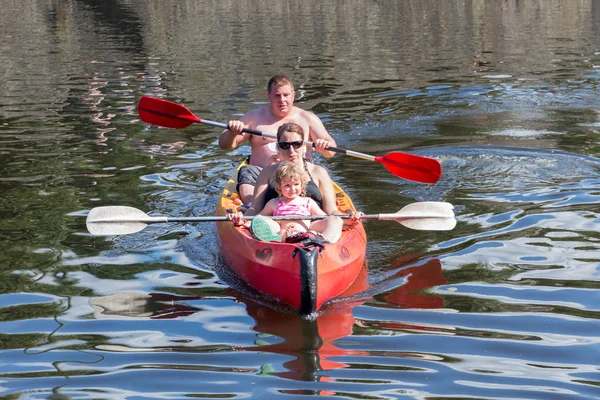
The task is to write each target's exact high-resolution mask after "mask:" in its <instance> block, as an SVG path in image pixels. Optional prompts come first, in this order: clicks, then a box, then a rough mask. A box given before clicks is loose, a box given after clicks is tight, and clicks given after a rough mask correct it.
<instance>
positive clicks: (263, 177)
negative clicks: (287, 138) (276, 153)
mask: <svg viewBox="0 0 600 400" xmlns="http://www.w3.org/2000/svg"><path fill="white" fill-rule="evenodd" d="M274 165H275V168H277V164H271V165H267V166H266V167H264V168H263V169H262V171H260V174H259V175H258V179H257V180H256V185H255V186H254V200H253V201H252V205H251V206H250V208H248V209H247V210H246V212H245V213H244V215H247V216H252V215H257V214H258V213H259V212H261V211H262V209H263V208H264V207H265V196H266V195H267V188H268V186H269V179H271V176H272V175H273V173H274V171H275V170H274V168H273V166H274Z"/></svg>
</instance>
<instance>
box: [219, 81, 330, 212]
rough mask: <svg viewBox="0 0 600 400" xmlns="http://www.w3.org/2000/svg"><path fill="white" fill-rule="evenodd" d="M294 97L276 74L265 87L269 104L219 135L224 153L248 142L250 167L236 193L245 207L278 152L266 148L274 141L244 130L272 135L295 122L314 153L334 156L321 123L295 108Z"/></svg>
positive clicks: (290, 86)
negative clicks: (254, 130) (257, 179)
mask: <svg viewBox="0 0 600 400" xmlns="http://www.w3.org/2000/svg"><path fill="white" fill-rule="evenodd" d="M295 97H296V92H295V91H294V85H293V84H292V81H291V80H290V79H289V78H288V77H286V76H284V75H275V76H274V77H272V78H271V79H270V80H269V83H268V85H267V98H268V99H269V105H268V106H265V107H262V108H259V109H256V110H252V111H248V112H247V113H246V114H244V116H242V118H241V119H240V120H239V121H236V120H233V121H229V123H228V127H229V128H228V129H225V130H224V131H223V132H222V133H221V135H220V136H219V147H221V148H222V149H226V150H232V149H235V148H236V147H237V146H239V145H240V144H242V143H243V142H245V141H246V140H248V141H249V142H250V147H251V154H250V160H249V165H248V166H246V167H243V168H241V169H240V172H239V174H238V193H239V195H240V199H241V200H242V202H243V203H244V204H250V203H252V200H254V199H253V195H254V185H255V184H256V178H257V177H258V175H259V174H260V171H261V170H262V168H263V167H265V166H266V165H269V164H271V163H273V162H277V161H278V160H277V158H276V156H277V153H274V152H273V151H272V150H270V149H269V147H268V144H269V143H271V142H275V139H270V138H266V137H264V136H258V135H251V134H249V133H245V132H242V129H243V128H244V127H246V128H250V129H256V130H258V131H261V132H267V133H272V134H275V133H276V132H277V128H278V127H279V126H280V125H282V124H283V123H286V122H294V123H296V124H298V125H300V126H301V127H302V128H303V130H304V132H306V133H305V134H306V136H307V137H305V138H304V140H308V141H312V142H314V143H315V150H316V151H318V152H320V153H323V155H324V156H325V157H327V158H330V157H332V156H333V155H334V154H335V153H334V152H331V151H327V150H325V149H326V148H327V147H329V146H333V147H335V146H336V143H335V140H333V138H332V137H331V135H330V134H329V132H327V130H326V129H325V126H324V125H323V122H321V120H320V119H319V117H317V116H316V115H315V114H314V113H312V112H310V111H306V110H303V109H301V108H298V107H296V106H294V99H295ZM306 158H308V159H309V160H312V149H307V152H306Z"/></svg>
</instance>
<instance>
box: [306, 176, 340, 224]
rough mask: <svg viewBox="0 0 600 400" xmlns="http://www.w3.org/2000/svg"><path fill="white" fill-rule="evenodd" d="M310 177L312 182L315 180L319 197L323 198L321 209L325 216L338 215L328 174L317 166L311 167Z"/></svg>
mask: <svg viewBox="0 0 600 400" xmlns="http://www.w3.org/2000/svg"><path fill="white" fill-rule="evenodd" d="M312 167H313V168H312V171H311V175H312V177H313V180H316V183H317V185H318V186H319V190H320V191H321V196H322V197H323V201H322V202H321V203H322V209H323V211H324V212H325V213H326V214H329V215H331V214H339V210H338V208H337V204H336V202H335V189H334V188H333V181H332V180H331V178H330V177H329V174H328V173H327V171H326V170H325V168H323V167H321V166H319V165H314V164H313V165H312Z"/></svg>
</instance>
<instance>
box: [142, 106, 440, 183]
mask: <svg viewBox="0 0 600 400" xmlns="http://www.w3.org/2000/svg"><path fill="white" fill-rule="evenodd" d="M138 112H139V114H140V118H141V119H142V121H144V122H146V123H148V124H152V125H157V126H163V127H165V128H175V129H181V128H185V127H188V126H190V125H191V124H193V123H199V124H205V125H210V126H214V127H218V128H223V129H227V128H228V126H227V124H224V123H222V122H215V121H210V120H207V119H201V118H198V117H197V116H195V115H194V114H193V113H192V112H191V111H190V110H188V109H187V108H186V107H185V106H183V105H181V104H177V103H173V102H170V101H167V100H163V99H157V98H154V97H148V96H143V97H142V98H141V99H140V102H139V104H138ZM243 131H244V132H246V133H250V134H252V135H258V136H264V137H268V138H271V139H277V135H274V134H270V133H265V132H261V131H257V130H255V129H249V128H244V129H243ZM306 144H308V145H309V146H314V144H313V143H312V142H306ZM327 150H329V151H333V152H336V153H342V154H345V155H347V156H352V157H356V158H362V159H363V160H367V161H375V162H378V163H380V164H383V166H384V167H385V168H386V169H387V170H388V171H389V172H391V173H392V174H394V175H396V176H397V177H400V178H403V179H406V180H409V181H415V182H421V183H436V182H437V181H438V180H439V179H440V177H441V175H442V167H441V165H440V163H439V161H438V160H436V159H434V158H428V157H423V156H417V155H414V154H408V153H402V152H399V151H394V152H392V153H388V154H386V155H385V156H372V155H369V154H364V153H359V152H356V151H351V150H345V149H340V148H337V147H328V148H327Z"/></svg>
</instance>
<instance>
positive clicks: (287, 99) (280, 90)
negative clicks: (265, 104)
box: [267, 85, 296, 116]
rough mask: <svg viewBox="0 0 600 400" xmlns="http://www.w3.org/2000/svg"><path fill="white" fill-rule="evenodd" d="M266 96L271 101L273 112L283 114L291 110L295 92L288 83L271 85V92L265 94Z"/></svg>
mask: <svg viewBox="0 0 600 400" xmlns="http://www.w3.org/2000/svg"><path fill="white" fill-rule="evenodd" d="M267 98H268V99H269V102H270V103H271V111H273V114H275V115H279V116H284V115H287V114H288V113H289V112H290V111H291V110H292V106H293V105H294V99H295V98H296V92H294V90H293V89H292V87H291V86H290V85H284V86H273V87H272V88H271V92H269V93H268V94H267Z"/></svg>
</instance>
